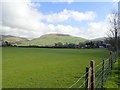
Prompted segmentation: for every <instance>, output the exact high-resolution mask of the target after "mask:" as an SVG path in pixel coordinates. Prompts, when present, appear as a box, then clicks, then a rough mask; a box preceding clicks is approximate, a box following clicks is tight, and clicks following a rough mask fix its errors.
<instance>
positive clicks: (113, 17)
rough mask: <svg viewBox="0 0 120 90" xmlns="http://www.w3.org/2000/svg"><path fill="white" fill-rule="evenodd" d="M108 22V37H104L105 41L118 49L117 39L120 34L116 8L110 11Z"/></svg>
mask: <svg viewBox="0 0 120 90" xmlns="http://www.w3.org/2000/svg"><path fill="white" fill-rule="evenodd" d="M109 22H110V28H109V33H108V38H107V39H106V42H107V43H109V44H111V46H112V47H113V48H114V50H115V51H117V50H118V44H119V43H118V40H119V37H118V36H120V34H119V28H118V27H119V26H118V25H119V23H118V22H119V13H118V11H117V10H113V11H112V13H111V14H110V16H109Z"/></svg>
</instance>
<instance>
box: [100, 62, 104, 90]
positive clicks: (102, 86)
mask: <svg viewBox="0 0 120 90" xmlns="http://www.w3.org/2000/svg"><path fill="white" fill-rule="evenodd" d="M101 88H102V89H103V88H104V60H103V63H102V85H101Z"/></svg>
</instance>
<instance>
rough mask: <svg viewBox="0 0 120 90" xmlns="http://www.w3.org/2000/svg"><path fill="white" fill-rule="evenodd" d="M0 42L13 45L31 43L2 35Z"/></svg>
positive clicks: (24, 39)
mask: <svg viewBox="0 0 120 90" xmlns="http://www.w3.org/2000/svg"><path fill="white" fill-rule="evenodd" d="M0 41H8V42H10V43H11V44H21V43H23V42H26V41H29V39H28V38H24V37H17V36H12V35H0Z"/></svg>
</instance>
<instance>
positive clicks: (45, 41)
mask: <svg viewBox="0 0 120 90" xmlns="http://www.w3.org/2000/svg"><path fill="white" fill-rule="evenodd" d="M86 40H87V39H84V38H81V37H74V36H70V35H67V34H45V35H42V36H41V37H39V38H35V39H33V40H31V41H28V42H25V43H22V44H21V45H24V46H26V45H39V46H47V45H49V46H52V45H54V44H55V43H58V42H61V43H63V44H66V43H75V44H78V43H79V42H84V41H86Z"/></svg>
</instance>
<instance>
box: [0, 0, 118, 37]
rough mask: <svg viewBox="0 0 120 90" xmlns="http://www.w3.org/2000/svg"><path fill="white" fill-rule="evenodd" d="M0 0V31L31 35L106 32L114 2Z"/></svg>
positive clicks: (89, 35) (8, 33)
mask: <svg viewBox="0 0 120 90" xmlns="http://www.w3.org/2000/svg"><path fill="white" fill-rule="evenodd" d="M17 1H19V2H1V4H2V5H0V12H2V14H0V21H2V22H0V31H2V34H4V35H14V36H22V37H28V38H36V37H40V36H41V35H44V34H49V33H61V34H70V35H73V36H78V37H83V38H87V39H93V38H98V37H104V36H106V33H107V31H108V27H109V26H108V17H109V15H110V13H111V10H112V9H115V8H116V4H115V3H113V2H74V0H70V1H69V0H66V1H67V2H33V1H31V0H27V2H26V0H17Z"/></svg>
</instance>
